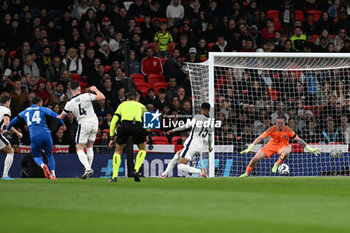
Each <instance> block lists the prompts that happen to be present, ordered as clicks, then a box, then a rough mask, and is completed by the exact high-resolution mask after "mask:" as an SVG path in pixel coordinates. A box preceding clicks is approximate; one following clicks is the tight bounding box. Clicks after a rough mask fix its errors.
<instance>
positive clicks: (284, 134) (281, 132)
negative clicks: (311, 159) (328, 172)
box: [240, 116, 321, 177]
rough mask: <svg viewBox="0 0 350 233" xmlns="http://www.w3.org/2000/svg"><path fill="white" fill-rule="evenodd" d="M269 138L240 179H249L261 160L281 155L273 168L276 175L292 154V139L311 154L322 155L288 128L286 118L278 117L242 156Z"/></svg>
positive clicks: (317, 149)
mask: <svg viewBox="0 0 350 233" xmlns="http://www.w3.org/2000/svg"><path fill="white" fill-rule="evenodd" d="M268 136H271V139H270V141H269V142H268V143H267V144H266V145H265V146H263V147H262V148H261V149H260V150H259V151H258V153H256V154H255V156H254V157H253V158H252V159H251V160H250V162H249V164H248V167H247V169H246V171H245V173H244V174H242V175H241V176H240V177H247V176H248V175H249V173H250V172H251V171H252V170H253V168H254V167H255V165H256V164H257V163H258V162H259V161H260V160H262V159H263V158H270V157H271V156H272V155H274V154H275V153H277V154H279V156H280V157H279V159H278V161H277V162H276V163H275V164H274V166H273V168H272V172H273V173H276V171H277V168H278V166H279V165H280V164H281V163H283V162H284V161H285V160H286V159H287V158H288V156H289V154H290V152H291V150H290V147H289V143H288V142H289V139H290V138H292V139H294V140H295V141H296V142H297V143H299V144H300V145H302V146H303V147H304V148H306V149H307V150H308V151H309V152H311V153H313V154H314V155H316V156H318V155H319V154H320V153H321V149H319V148H311V147H310V146H308V145H307V144H306V142H304V140H302V139H301V138H299V137H298V136H297V135H296V133H295V132H294V131H293V130H292V129H291V128H289V127H288V126H286V118H285V117H284V116H279V117H277V120H276V125H274V126H272V127H270V128H268V129H267V131H266V132H264V133H263V134H262V135H260V136H259V137H258V138H257V139H255V141H254V142H253V144H251V145H250V146H249V147H248V148H247V149H245V150H244V151H242V152H241V154H247V153H248V152H249V151H251V150H252V149H253V148H254V146H255V145H257V144H258V143H259V142H261V141H262V140H263V139H265V138H267V137H268Z"/></svg>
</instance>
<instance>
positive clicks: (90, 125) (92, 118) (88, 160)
mask: <svg viewBox="0 0 350 233" xmlns="http://www.w3.org/2000/svg"><path fill="white" fill-rule="evenodd" d="M70 86H71V90H72V94H73V97H72V99H71V100H70V101H69V102H67V103H66V106H64V110H63V112H62V113H61V115H59V116H58V118H59V119H62V120H63V119H64V118H65V117H66V115H67V114H68V113H69V112H72V113H73V115H74V116H75V117H76V118H77V121H78V130H77V133H76V137H75V142H76V144H77V146H76V147H77V155H78V158H79V160H80V162H81V163H82V164H83V166H84V167H85V172H84V174H83V175H82V176H81V179H86V178H88V177H89V176H91V175H93V174H94V171H93V170H92V169H91V166H92V162H93V160H94V150H93V146H94V142H95V139H96V134H97V131H98V118H97V116H96V114H95V112H94V108H93V106H92V101H95V100H97V101H99V100H104V99H105V96H104V95H103V94H102V93H101V92H100V91H99V90H98V89H97V88H96V87H95V86H91V87H90V91H92V92H94V93H96V95H95V94H91V93H85V94H81V89H80V83H79V82H76V81H73V82H71V85H70ZM85 146H86V154H85V152H84V147H85Z"/></svg>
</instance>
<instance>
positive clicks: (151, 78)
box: [148, 74, 165, 87]
mask: <svg viewBox="0 0 350 233" xmlns="http://www.w3.org/2000/svg"><path fill="white" fill-rule="evenodd" d="M156 82H165V77H164V75H162V74H149V75H148V83H149V86H150V87H152V86H153V85H154V84H155V83H156Z"/></svg>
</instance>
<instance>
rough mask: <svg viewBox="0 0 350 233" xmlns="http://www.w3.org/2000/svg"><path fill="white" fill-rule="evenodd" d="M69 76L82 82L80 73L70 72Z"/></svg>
mask: <svg viewBox="0 0 350 233" xmlns="http://www.w3.org/2000/svg"><path fill="white" fill-rule="evenodd" d="M70 77H71V78H72V80H75V81H77V82H83V77H82V76H81V75H80V74H71V75H70Z"/></svg>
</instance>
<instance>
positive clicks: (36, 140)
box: [7, 96, 66, 180]
mask: <svg viewBox="0 0 350 233" xmlns="http://www.w3.org/2000/svg"><path fill="white" fill-rule="evenodd" d="M32 102H33V105H32V106H30V107H28V108H26V109H25V110H24V111H23V112H21V113H20V114H18V116H16V117H15V118H14V119H12V121H11V122H10V124H9V125H8V127H7V130H9V129H11V127H12V126H13V125H14V124H16V123H17V122H18V121H19V120H21V119H23V120H24V121H25V122H26V123H27V126H28V128H29V134H30V141H31V151H32V156H33V157H34V161H35V162H36V163H37V164H38V165H39V166H40V167H42V169H43V171H44V174H45V177H46V178H48V179H51V180H56V175H55V159H54V158H53V155H52V149H53V143H52V138H51V131H50V129H49V128H48V127H47V125H46V117H47V116H50V117H54V118H56V119H57V116H58V115H57V113H55V112H54V111H51V110H50V109H48V108H45V107H42V105H43V101H42V99H41V98H40V97H38V96H36V97H34V98H33V100H32ZM57 120H58V121H59V122H60V124H61V129H63V130H66V128H65V126H64V123H63V121H62V120H60V119H57ZM42 150H44V151H45V153H46V157H47V164H48V166H47V165H46V164H45V163H44V162H43V159H42V155H41V151H42Z"/></svg>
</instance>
